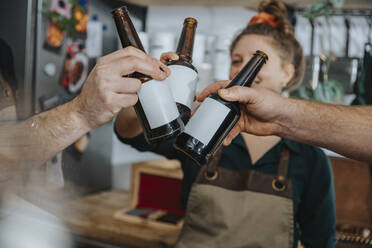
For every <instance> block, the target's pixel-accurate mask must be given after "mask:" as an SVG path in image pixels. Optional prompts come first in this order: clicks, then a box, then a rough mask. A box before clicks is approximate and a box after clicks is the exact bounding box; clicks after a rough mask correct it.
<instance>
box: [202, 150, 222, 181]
mask: <svg viewBox="0 0 372 248" xmlns="http://www.w3.org/2000/svg"><path fill="white" fill-rule="evenodd" d="M222 149H223V146H221V147H220V148H219V149H218V150H217V152H216V155H215V156H214V157H213V158H212V160H211V161H210V162H209V163H208V164H207V165H206V167H207V170H206V172H205V175H204V177H205V178H206V179H207V180H209V181H213V180H215V179H216V178H217V176H218V170H217V167H218V164H219V163H220V160H221V157H222Z"/></svg>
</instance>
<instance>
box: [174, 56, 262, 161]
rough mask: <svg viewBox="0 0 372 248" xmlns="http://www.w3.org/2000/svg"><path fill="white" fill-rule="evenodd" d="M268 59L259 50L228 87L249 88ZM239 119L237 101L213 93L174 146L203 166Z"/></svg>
mask: <svg viewBox="0 0 372 248" xmlns="http://www.w3.org/2000/svg"><path fill="white" fill-rule="evenodd" d="M267 59H268V57H267V55H266V54H265V53H263V52H261V51H256V53H255V54H254V55H253V57H252V58H251V59H250V61H248V63H247V64H246V65H245V66H244V67H243V69H242V70H241V71H240V72H239V73H238V75H236V76H235V77H234V79H233V80H232V81H231V82H230V84H229V85H228V86H227V87H226V88H230V87H233V86H247V87H250V86H251V85H252V83H253V81H254V79H255V78H256V76H257V74H258V73H259V71H260V70H261V68H262V66H263V65H264V64H265V63H266V61H267ZM239 118H240V108H239V103H238V102H229V101H226V100H224V99H222V98H221V97H220V96H219V95H218V94H211V95H210V96H208V97H207V98H206V99H205V100H204V102H203V103H202V104H201V105H200V107H199V109H198V110H197V111H196V112H195V114H194V115H193V116H192V117H191V119H190V121H189V122H188V123H187V125H186V127H185V131H184V132H183V133H181V134H180V135H179V136H178V137H177V139H176V142H175V144H174V146H175V148H176V149H177V150H180V151H181V152H183V153H185V154H186V155H188V156H189V157H190V158H192V159H193V160H194V161H195V162H196V163H198V164H199V165H204V164H206V163H208V162H209V161H210V159H211V158H212V157H213V155H214V153H215V152H216V151H217V150H218V148H219V147H220V146H221V144H222V142H223V140H224V139H225V138H226V136H227V135H228V134H229V132H230V131H231V129H232V128H233V127H234V126H235V124H236V123H237V121H238V120H239Z"/></svg>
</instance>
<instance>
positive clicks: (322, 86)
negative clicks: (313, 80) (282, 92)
mask: <svg viewBox="0 0 372 248" xmlns="http://www.w3.org/2000/svg"><path fill="white" fill-rule="evenodd" d="M290 95H291V97H295V98H301V99H307V100H315V101H321V102H327V103H334V102H337V101H338V100H340V99H341V98H342V96H343V95H344V88H343V86H342V84H341V83H340V82H339V81H337V80H327V81H324V82H321V83H319V84H318V85H317V87H316V88H315V89H313V88H311V87H310V86H308V85H306V86H305V85H304V86H301V87H299V88H297V89H296V90H295V91H293V92H291V94H290Z"/></svg>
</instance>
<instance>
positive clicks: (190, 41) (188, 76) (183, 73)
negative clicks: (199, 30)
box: [168, 17, 198, 124]
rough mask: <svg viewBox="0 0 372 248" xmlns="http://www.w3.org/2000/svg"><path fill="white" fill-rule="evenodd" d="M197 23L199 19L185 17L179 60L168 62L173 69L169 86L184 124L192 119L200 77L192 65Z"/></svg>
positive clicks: (180, 40)
mask: <svg viewBox="0 0 372 248" xmlns="http://www.w3.org/2000/svg"><path fill="white" fill-rule="evenodd" d="M197 24H198V22H197V20H196V19H194V18H192V17H188V18H186V19H185V21H184V22H183V29H182V33H181V36H180V39H179V41H178V46H177V50H176V53H177V54H178V56H179V60H176V61H170V62H169V63H168V66H169V69H170V70H171V75H170V76H169V77H168V83H169V87H170V89H171V91H172V94H173V97H174V100H175V101H176V103H177V108H178V111H179V112H180V115H181V119H182V121H183V123H184V124H186V123H187V122H188V121H189V119H190V114H191V108H192V103H193V101H194V97H195V91H196V82H197V77H198V71H197V70H196V68H195V67H194V66H193V65H192V52H193V48H194V39H195V31H196V27H197Z"/></svg>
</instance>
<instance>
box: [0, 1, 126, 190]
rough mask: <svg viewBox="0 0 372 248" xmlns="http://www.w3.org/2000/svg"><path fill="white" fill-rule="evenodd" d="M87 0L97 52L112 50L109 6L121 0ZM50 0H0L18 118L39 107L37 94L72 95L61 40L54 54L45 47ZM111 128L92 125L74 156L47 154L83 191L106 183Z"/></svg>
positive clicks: (104, 186)
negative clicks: (98, 39) (64, 80)
mask: <svg viewBox="0 0 372 248" xmlns="http://www.w3.org/2000/svg"><path fill="white" fill-rule="evenodd" d="M87 3H88V6H89V9H88V14H89V18H90V19H91V18H92V16H94V19H95V20H96V21H99V22H101V23H102V27H103V30H102V55H105V54H108V53H110V52H113V51H115V50H117V49H118V39H117V33H116V29H115V25H114V23H113V21H112V17H111V10H112V9H113V8H114V7H117V6H120V5H121V4H122V3H120V1H105V0H89V1H87ZM50 4H51V1H50V0H13V1H1V2H0V12H1V14H0V37H1V38H2V39H4V40H5V41H6V43H8V44H9V46H10V47H11V49H12V53H13V56H14V63H15V71H16V77H17V83H18V86H19V90H18V91H19V92H18V100H17V111H18V112H19V119H20V120H22V119H26V118H28V117H30V116H32V115H34V114H37V113H39V112H40V111H42V110H43V109H42V106H41V104H40V100H41V99H48V98H49V99H50V100H51V101H53V97H51V96H54V97H56V96H58V101H61V99H62V100H63V101H64V100H68V99H70V98H72V97H73V96H71V95H70V94H69V93H68V92H67V91H66V89H65V88H64V87H63V86H62V85H61V84H60V81H61V76H62V72H63V67H64V61H65V55H66V42H64V43H63V45H62V46H61V48H60V52H59V53H55V52H52V51H49V50H47V49H45V44H44V43H45V37H46V28H47V25H48V18H47V16H46V15H45V9H46V8H48V6H49V5H50ZM0 56H1V55H0ZM95 62H96V59H95V58H89V60H88V64H89V66H88V67H89V70H90V69H92V68H93V66H94V64H95ZM58 101H57V102H58ZM112 130H113V123H112V122H110V123H108V124H106V125H104V126H102V127H100V128H98V129H96V130H92V131H91V132H90V134H89V135H90V139H89V143H88V147H87V149H86V150H85V152H84V153H82V154H81V155H80V156H78V157H77V156H75V155H76V154H73V153H71V152H68V151H66V150H65V151H64V152H62V155H59V156H57V157H55V158H53V159H52V163H55V164H56V166H58V165H61V166H62V167H61V168H62V171H63V174H64V179H65V182H71V183H72V184H73V185H75V186H77V187H78V188H79V192H81V193H82V194H86V193H92V192H97V191H101V190H106V189H110V188H111V170H112V168H111V153H112V140H113V131H112ZM65 185H67V184H66V183H65Z"/></svg>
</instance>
